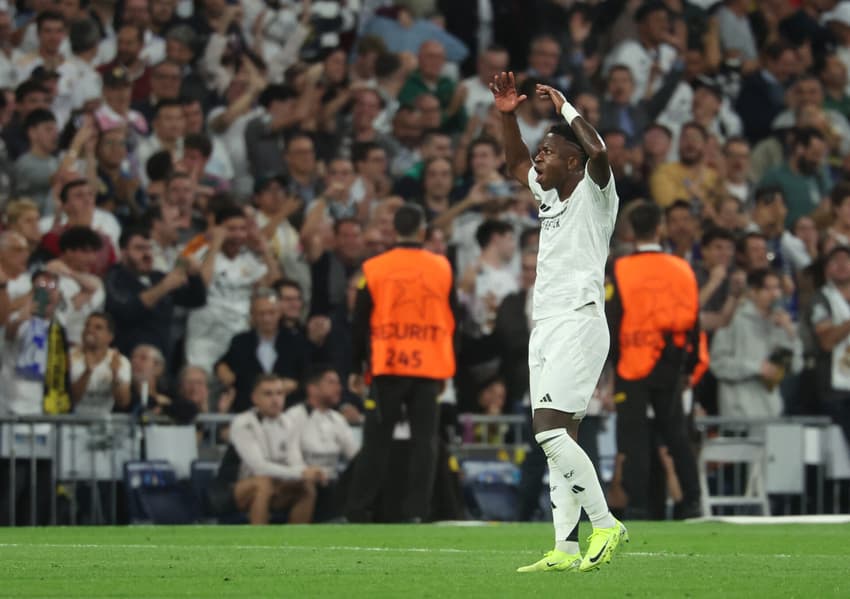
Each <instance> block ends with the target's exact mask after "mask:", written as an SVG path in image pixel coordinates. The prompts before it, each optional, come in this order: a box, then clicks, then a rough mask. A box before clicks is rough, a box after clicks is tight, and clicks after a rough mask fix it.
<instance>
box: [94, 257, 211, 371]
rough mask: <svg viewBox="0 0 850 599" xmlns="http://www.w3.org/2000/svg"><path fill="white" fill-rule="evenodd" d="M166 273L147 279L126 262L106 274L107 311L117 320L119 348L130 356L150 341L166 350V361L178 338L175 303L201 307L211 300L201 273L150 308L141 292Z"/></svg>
mask: <svg viewBox="0 0 850 599" xmlns="http://www.w3.org/2000/svg"><path fill="white" fill-rule="evenodd" d="M164 277H165V274H164V273H161V272H159V271H153V272H151V274H150V275H149V277H148V280H149V282H148V283H146V282H144V281H143V280H142V279H141V278H140V277H139V276H138V275H136V274H134V273H132V272H130V271H129V270H127V268H125V267H124V265H122V264H118V265H116V266H113V267H112V269H110V271H109V272H108V273H106V280H105V283H106V311H107V312H108V313H109V314H111V315H112V318H113V319H114V320H115V347H117V348H118V350H119V351H120V352H121V353H122V354H124V355H125V356H129V355H130V354H131V353H132V351H133V348H134V347H136V346H137V345H139V344H142V343H147V344H150V345H153V346H155V347H156V348H158V349H159V351H161V352H162V355H163V356H164V357H165V359H166V361H168V360H170V359H171V358H172V357H173V353H174V344H175V343H176V341H177V340H176V339H172V338H171V320H172V316H173V314H174V307H175V306H183V307H184V308H198V307H200V306H203V305H204V304H205V303H206V302H207V289H206V286H205V285H204V281H203V279H201V277H199V276H191V277H189V281H188V283H186V285H184V286H183V287H181V288H180V289H177V290H176V291H174V292H172V293H169V294H168V295H166V296H165V297H163V298H162V299H161V300H159V303H157V304H156V305H155V306H153V307H152V308H148V307H146V306H145V305H144V304H143V303H142V300H141V299H139V295H140V294H141V293H142V292H144V291H147V290H148V289H150V288H151V287H153V286H154V285H156V284H157V283H159V282H160V281H161V280H162V279H163V278H164Z"/></svg>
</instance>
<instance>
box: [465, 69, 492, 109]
mask: <svg viewBox="0 0 850 599" xmlns="http://www.w3.org/2000/svg"><path fill="white" fill-rule="evenodd" d="M461 85H463V86H464V87H465V88H466V99H465V100H464V101H463V106H464V108H466V116H468V117H470V118H472V117H473V116H478V117H479V118H480V117H482V116H483V115H485V112H484V111H486V110H488V109H489V108H490V106H492V105H493V92H491V91H490V88H489V87H488V86H486V85H485V84H483V83H481V79H479V77H478V75H474V76H472V77H469V78H468V79H464V80H463V81H462V82H461Z"/></svg>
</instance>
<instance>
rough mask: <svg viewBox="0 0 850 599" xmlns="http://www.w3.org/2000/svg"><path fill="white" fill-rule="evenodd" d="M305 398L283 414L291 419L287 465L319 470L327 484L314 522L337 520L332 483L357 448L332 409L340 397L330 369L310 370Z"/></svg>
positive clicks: (318, 500) (338, 500)
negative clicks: (306, 466) (293, 438)
mask: <svg viewBox="0 0 850 599" xmlns="http://www.w3.org/2000/svg"><path fill="white" fill-rule="evenodd" d="M305 387H306V391H307V398H306V399H305V400H304V401H303V402H302V403H299V404H298V405H297V406H294V407H292V408H290V409H289V410H287V411H286V415H287V416H288V417H289V418H290V419H291V423H292V430H293V431H294V432H295V439H296V440H294V441H293V442H292V443H291V445H290V447H291V449H292V453H291V463H290V465H292V466H295V465H297V464H299V463H303V464H306V465H308V466H315V467H317V468H320V469H321V470H322V471H323V472H324V473H325V476H326V477H327V480H328V484H327V485H326V486H322V487H320V488H319V489H318V495H317V498H316V521H317V522H322V521H325V520H329V519H332V518H334V517H336V516H338V515H339V514H340V512H341V510H340V509H339V506H342V505H343V503H344V502H343V500H342V499H341V498H339V497H335V494H336V492H337V488H336V486H335V484H334V482H335V481H336V479H337V474H338V472H339V471H340V467H341V465H342V461H344V462H350V461H351V460H352V459H353V458H354V456H355V455H356V454H357V451H358V449H359V446H358V444H357V442H356V441H355V439H354V435H353V434H352V432H351V425H349V424H348V422H347V421H346V419H345V417H344V416H343V415H342V414H340V413H339V412H338V411H337V410H336V408H338V407H339V403H340V399H341V397H342V384H340V378H339V375H338V374H337V373H336V371H335V370H334V369H333V367H331V366H321V365H317V366H314V367H313V368H312V369H311V371H310V373H309V375H308V376H307V382H306V385H305Z"/></svg>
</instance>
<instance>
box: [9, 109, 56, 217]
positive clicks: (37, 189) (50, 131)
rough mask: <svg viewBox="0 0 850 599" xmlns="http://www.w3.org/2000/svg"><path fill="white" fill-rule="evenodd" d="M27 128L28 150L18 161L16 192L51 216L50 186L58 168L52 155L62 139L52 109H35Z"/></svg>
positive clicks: (15, 171) (14, 175) (25, 124)
mask: <svg viewBox="0 0 850 599" xmlns="http://www.w3.org/2000/svg"><path fill="white" fill-rule="evenodd" d="M24 129H25V131H26V137H27V140H28V141H29V144H28V147H29V151H27V152H26V153H24V154H22V155H21V156H20V157H19V158H18V159H17V160H16V161H15V168H14V171H13V178H14V181H15V193H16V194H17V195H23V196H29V197H30V198H32V199H33V200H34V201H35V202H36V204H37V205H38V209H39V211H40V212H41V213H42V214H43V215H51V214H53V204H52V203H51V202H50V198H49V195H50V188H51V185H52V183H53V175H54V173H56V170H57V169H58V168H59V159H58V158H56V157H55V156H54V155H53V153H54V152H55V151H56V149H57V142H58V140H59V130H58V129H57V126H56V117H54V116H53V113H51V112H50V111H49V110H44V109H37V110H34V111H32V112H30V113H29V114H28V115H27V119H26V121H25V122H24Z"/></svg>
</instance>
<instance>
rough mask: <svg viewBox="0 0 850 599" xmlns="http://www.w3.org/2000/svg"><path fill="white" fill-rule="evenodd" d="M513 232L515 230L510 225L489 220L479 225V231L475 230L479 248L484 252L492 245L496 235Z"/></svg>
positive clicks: (500, 221)
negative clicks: (491, 242)
mask: <svg viewBox="0 0 850 599" xmlns="http://www.w3.org/2000/svg"><path fill="white" fill-rule="evenodd" d="M513 232H514V228H513V226H512V225H511V224H510V223H506V222H505V221H503V220H496V219H494V218H489V219H487V220H485V221H484V222H483V223H481V224H480V225H478V229H476V230H475V241H477V242H478V247H480V248H481V249H482V250H483V249H484V248H485V247H487V246H488V245H489V244H490V241H491V240H492V239H493V237H494V236H495V235H505V234H507V233H513Z"/></svg>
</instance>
